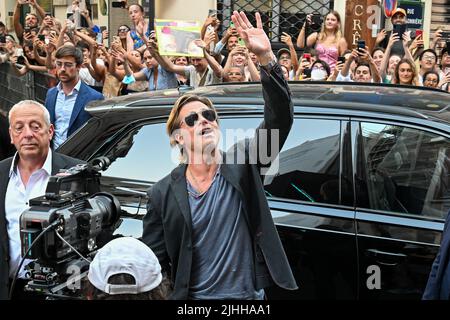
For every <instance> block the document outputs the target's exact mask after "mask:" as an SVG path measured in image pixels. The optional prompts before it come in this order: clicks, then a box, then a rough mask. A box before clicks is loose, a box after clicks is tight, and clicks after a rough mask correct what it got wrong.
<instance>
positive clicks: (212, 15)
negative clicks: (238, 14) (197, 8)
mask: <svg viewBox="0 0 450 320" xmlns="http://www.w3.org/2000/svg"><path fill="white" fill-rule="evenodd" d="M217 12H218V11H217V10H214V9H209V11H208V17H215V16H217Z"/></svg>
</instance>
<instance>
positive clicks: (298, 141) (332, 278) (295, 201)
mask: <svg viewBox="0 0 450 320" xmlns="http://www.w3.org/2000/svg"><path fill="white" fill-rule="evenodd" d="M349 141H350V139H349V125H348V121H346V119H345V118H335V119H333V118H327V117H315V116H311V117H306V116H300V117H296V118H295V120H294V124H293V126H292V129H291V132H290V133H289V136H288V139H287V141H286V143H285V145H284V146H283V148H282V150H281V152H280V154H279V157H278V164H277V162H275V164H276V165H277V166H278V168H277V169H278V170H274V172H272V173H274V175H268V176H266V177H265V179H264V184H265V190H266V194H267V197H268V199H269V205H270V208H271V211H272V216H273V218H274V221H275V224H276V226H277V229H278V233H279V235H280V238H281V241H282V243H283V246H284V249H285V252H286V254H287V257H288V259H289V262H290V265H291V268H292V271H293V273H294V276H295V278H296V280H297V283H298V286H299V289H298V290H296V291H286V290H282V289H279V288H278V287H272V288H270V289H269V290H267V291H266V292H267V294H268V297H269V298H274V299H355V298H356V293H357V255H356V253H357V250H356V232H355V224H354V209H353V188H352V187H351V186H352V182H351V179H352V175H351V151H350V143H349ZM272 169H273V166H272V168H271V170H272ZM271 170H269V172H270V171H271Z"/></svg>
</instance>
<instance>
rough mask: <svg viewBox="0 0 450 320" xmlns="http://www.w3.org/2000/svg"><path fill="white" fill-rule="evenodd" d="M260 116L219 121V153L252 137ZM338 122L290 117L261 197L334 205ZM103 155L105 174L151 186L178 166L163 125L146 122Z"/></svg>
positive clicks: (175, 152) (336, 201) (337, 175)
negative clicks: (289, 126)
mask: <svg viewBox="0 0 450 320" xmlns="http://www.w3.org/2000/svg"><path fill="white" fill-rule="evenodd" d="M261 120H262V118H255V117H253V118H224V119H221V120H220V127H221V132H222V139H221V149H222V150H228V149H229V148H230V147H231V146H232V145H233V144H234V143H235V142H237V141H239V140H241V139H244V138H247V137H253V136H254V129H255V128H256V127H257V126H258V125H259V124H260V122H261ZM339 136H340V122H339V121H334V120H317V119H295V120H294V124H293V126H292V129H291V132H290V134H289V136H288V139H287V141H286V143H285V145H284V146H283V149H282V151H281V153H280V156H279V160H280V162H279V169H280V170H279V172H278V173H277V174H276V175H275V176H273V175H272V176H267V177H266V179H265V182H264V184H265V188H266V193H267V196H269V197H270V196H273V197H281V198H288V199H292V200H301V201H308V202H325V203H333V204H337V203H339ZM107 156H108V157H109V158H110V159H111V160H112V164H111V165H110V167H109V168H108V170H107V171H106V172H105V173H104V175H106V176H112V177H123V178H127V179H133V180H144V181H151V182H156V181H158V180H160V179H161V178H163V177H165V176H166V175H167V174H169V173H170V171H171V170H172V169H173V168H175V167H176V166H177V165H178V149H177V148H171V147H170V145H169V138H168V137H167V135H166V132H165V123H155V124H148V125H144V126H141V127H137V128H135V129H133V130H131V131H130V132H128V133H127V134H126V135H125V136H124V137H123V138H122V139H121V140H120V141H119V142H118V143H116V144H115V145H114V147H113V148H112V149H111V150H110V151H109V152H108V154H107Z"/></svg>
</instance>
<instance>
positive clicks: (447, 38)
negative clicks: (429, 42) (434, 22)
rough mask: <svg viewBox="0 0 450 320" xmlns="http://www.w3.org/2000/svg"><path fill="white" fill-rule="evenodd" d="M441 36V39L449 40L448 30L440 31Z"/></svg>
mask: <svg viewBox="0 0 450 320" xmlns="http://www.w3.org/2000/svg"><path fill="white" fill-rule="evenodd" d="M441 38H442V39H443V40H450V32H449V31H442V32H441Z"/></svg>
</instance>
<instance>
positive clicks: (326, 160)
mask: <svg viewBox="0 0 450 320" xmlns="http://www.w3.org/2000/svg"><path fill="white" fill-rule="evenodd" d="M339 141H340V121H338V120H322V119H295V120H294V124H293V126H292V129H291V132H290V133H289V136H288V138H287V140H286V143H285V144H284V146H283V148H282V150H281V152H280V154H279V172H278V173H276V174H275V175H268V176H266V177H265V179H264V186H265V190H266V194H267V196H269V197H271V196H273V197H280V198H287V199H291V200H300V201H307V202H321V203H331V204H339V203H340V199H339V163H340V157H339V155H340V143H339ZM274 165H277V164H276V162H275V163H274V164H273V165H272V167H273V166H274ZM271 171H272V168H271V170H269V172H271ZM343 194H344V193H343Z"/></svg>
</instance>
